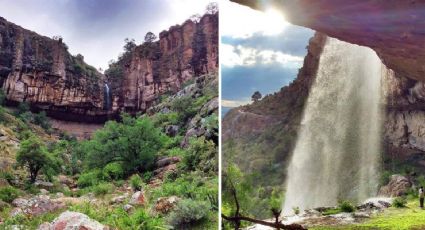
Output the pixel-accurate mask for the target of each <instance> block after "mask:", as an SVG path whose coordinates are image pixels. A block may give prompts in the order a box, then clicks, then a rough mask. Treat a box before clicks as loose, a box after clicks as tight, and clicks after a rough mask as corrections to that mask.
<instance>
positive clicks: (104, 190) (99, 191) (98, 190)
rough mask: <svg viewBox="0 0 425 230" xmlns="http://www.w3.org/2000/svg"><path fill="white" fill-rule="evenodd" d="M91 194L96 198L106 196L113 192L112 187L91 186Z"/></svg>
mask: <svg viewBox="0 0 425 230" xmlns="http://www.w3.org/2000/svg"><path fill="white" fill-rule="evenodd" d="M92 190H93V193H94V195H96V196H103V195H106V194H108V193H110V192H112V191H113V190H114V185H112V184H110V183H100V184H98V185H95V186H93V189H92Z"/></svg>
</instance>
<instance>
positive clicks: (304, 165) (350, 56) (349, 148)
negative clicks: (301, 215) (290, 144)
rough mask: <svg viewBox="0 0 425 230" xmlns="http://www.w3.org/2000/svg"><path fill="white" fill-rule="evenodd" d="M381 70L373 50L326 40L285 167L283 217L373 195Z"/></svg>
mask: <svg viewBox="0 0 425 230" xmlns="http://www.w3.org/2000/svg"><path fill="white" fill-rule="evenodd" d="M382 66H383V65H382V63H381V61H380V59H379V58H378V56H377V55H376V54H375V52H374V51H373V50H371V49H369V48H366V47H362V46H357V45H353V44H349V43H346V42H342V41H339V40H337V39H333V38H328V40H327V43H326V45H325V47H324V50H323V52H322V55H321V57H320V64H319V68H318V72H317V75H316V79H315V82H314V84H313V86H312V88H311V91H310V94H309V97H308V99H307V102H306V106H305V108H304V114H303V118H302V122H301V128H300V132H299V135H298V139H297V143H296V145H295V148H294V151H293V155H292V159H291V162H290V165H289V167H288V176H287V181H286V195H285V203H284V207H283V210H284V213H285V214H292V213H293V211H292V209H293V208H294V207H299V208H300V209H301V210H305V209H308V208H314V207H321V206H322V207H323V206H330V205H336V204H337V203H338V201H339V200H350V201H352V202H361V201H364V200H365V199H367V198H368V197H371V196H375V195H376V192H377V186H378V178H379V167H380V164H379V162H380V151H381V146H380V145H381V141H380V136H381V125H382V120H381V111H380V110H381V109H380V108H381V104H380V94H381V88H380V82H381V68H382Z"/></svg>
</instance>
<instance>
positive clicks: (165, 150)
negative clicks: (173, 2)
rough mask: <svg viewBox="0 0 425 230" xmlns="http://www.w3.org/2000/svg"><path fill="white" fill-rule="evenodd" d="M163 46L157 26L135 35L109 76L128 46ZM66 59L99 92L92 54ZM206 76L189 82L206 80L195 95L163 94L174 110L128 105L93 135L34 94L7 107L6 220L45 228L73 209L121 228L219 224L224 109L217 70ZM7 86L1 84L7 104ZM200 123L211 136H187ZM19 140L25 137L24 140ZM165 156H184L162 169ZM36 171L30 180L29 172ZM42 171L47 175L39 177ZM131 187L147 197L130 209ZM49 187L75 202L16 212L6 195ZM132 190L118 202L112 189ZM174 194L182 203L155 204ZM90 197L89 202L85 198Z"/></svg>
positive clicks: (118, 68)
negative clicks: (76, 132) (68, 128)
mask: <svg viewBox="0 0 425 230" xmlns="http://www.w3.org/2000/svg"><path fill="white" fill-rule="evenodd" d="M158 48H159V44H158V42H155V41H154V36H152V34H149V36H148V37H147V41H146V42H145V43H144V44H142V45H140V46H136V45H135V43H134V41H132V40H128V41H126V46H125V51H126V53H125V54H123V55H122V57H120V59H119V61H118V62H117V63H113V68H110V69H109V70H108V71H107V75H108V78H117V79H122V76H123V75H124V69H125V67H124V64H123V63H125V59H126V58H128V57H129V55H133V54H135V53H134V52H137V54H139V55H141V56H144V57H148V58H152V59H155V58H156V57H158V55H160V53H158V52H157V51H158ZM67 61H68V62H70V63H69V64H70V65H69V66H68V67H69V68H68V69H67V71H69V72H70V73H71V74H70V75H69V76H70V77H69V78H67V80H66V81H67V82H66V84H67V86H75V85H76V84H79V79H78V78H79V77H85V78H87V79H88V83H87V86H84V87H85V90H90V91H93V92H96V90H95V89H94V88H90V87H94V86H93V85H92V83H93V82H95V81H97V82H98V79H96V78H97V77H98V74H97V71H96V70H95V69H94V68H93V67H91V66H88V65H86V64H85V63H84V57H82V56H81V55H77V56H75V57H72V58H69V59H67ZM67 76H68V75H67ZM197 79H198V78H197ZM200 79H201V80H202V81H199V82H198V80H196V82H195V80H191V81H188V83H187V84H189V83H190V84H195V86H196V87H198V88H199V90H197V92H196V94H195V93H190V95H185V96H176V97H168V98H165V97H164V98H163V100H162V102H161V104H160V105H159V106H160V107H161V108H163V109H164V111H165V110H169V112H164V113H162V112H157V113H155V114H153V115H149V116H148V115H143V116H141V115H136V116H130V115H128V114H122V117H121V119H120V120H119V121H109V122H107V123H106V124H105V125H104V127H103V128H102V129H99V130H98V131H96V132H95V133H94V134H93V136H92V138H91V139H88V140H77V139H76V138H75V137H72V136H69V135H68V134H66V133H59V132H58V131H57V130H53V129H52V127H51V125H50V123H49V119H48V117H47V115H46V113H45V112H43V111H42V112H40V113H33V112H31V110H30V109H31V108H30V105H29V104H28V103H26V102H24V103H21V104H20V105H19V106H18V108H16V109H15V110H14V112H10V111H9V109H8V108H3V107H1V106H0V131H1V133H2V135H4V136H7V137H8V140H9V139H10V140H11V141H10V143H3V142H1V143H0V151H1V156H2V157H7V163H8V162H9V160H10V164H8V165H7V166H6V167H4V168H2V169H1V170H0V178H1V179H3V180H2V181H1V182H2V183H7V185H6V186H4V187H2V188H0V200H1V201H2V202H6V203H4V205H3V206H4V207H2V209H0V219H1V220H3V221H4V223H2V224H0V229H3V228H6V229H8V228H10V227H11V225H21V226H22V228H25V229H37V228H38V226H39V225H40V224H41V223H43V222H46V221H47V222H51V221H52V220H53V219H54V218H56V217H57V216H58V215H59V214H60V213H61V212H62V211H64V210H71V211H78V212H82V213H85V214H87V215H88V216H89V217H90V218H92V219H94V220H97V221H99V222H100V223H102V224H105V225H108V226H109V227H111V228H113V229H171V228H174V229H182V228H183V229H217V224H218V219H217V210H218V178H217V174H218V156H217V140H218V137H217V135H218V117H217V114H216V113H215V111H214V112H211V111H209V110H210V108H207V107H206V106H205V104H206V103H208V102H209V101H210V100H211V99H212V98H215V97H217V94H218V90H217V79H216V76H214V75H208V76H205V77H200ZM92 81H93V82H92ZM111 82H112V83H111V84H115V83H119V80H117V81H115V80H113V81H111ZM212 82H213V83H212ZM171 94H172V92H170V96H171ZM2 95H3V94H1V91H0V104H1V103H2V100H3V99H2ZM157 103H160V102H157ZM32 109H34V108H32ZM10 110H13V109H10ZM161 111H162V110H161ZM168 125H177V126H178V129H177V130H178V131H177V133H175V135H174V134H168V135H170V136H167V134H166V133H165V131H166V128H167V126H168ZM195 128H196V129H204V130H205V135H201V136H197V135H192V136H191V137H185V135H186V132H187V131H188V130H189V129H195ZM9 137H10V138H9ZM15 143H19V145H18V149H16V147H15V146H16V145H15ZM183 146H184V147H183ZM163 157H173V158H170V159H176V158H177V160H175V161H174V160H173V162H172V164H173V165H170V167H169V168H170V169H168V168H167V169H166V170H165V171H166V172H164V173H163V175H162V174H161V173H162V172H161V173H158V171H155V170H156V169H157V168H158V167H159V166H157V164H156V162H157V161H158V159H160V158H163ZM15 166H18V167H15ZM161 169H162V168H161ZM162 170H163V169H162ZM27 177H28V178H29V181H25V179H24V178H27ZM36 180H37V181H40V184H39V183H33V182H35V181H36ZM43 182H50V183H43ZM129 186H130V187H131V188H132V189H133V190H134V191H132V192H135V191H137V190H140V191H142V194H143V195H144V197H145V199H144V202H145V203H144V204H143V205H133V207H132V209H131V211H128V210H127V211H126V210H124V209H123V206H124V205H125V204H128V202H129V200H130V197H129V196H131V195H132V192H131V191H130V192H129V191H128V187H129ZM41 188H43V189H46V190H47V193H48V195H49V196H50V197H52V198H53V197H56V196H57V197H60V196H62V195H61V194H57V193H63V194H64V196H65V198H64V200H65V203H66V205H67V207H66V208H65V209H61V210H58V211H55V212H51V213H46V214H42V215H40V216H26V215H17V216H15V217H13V218H10V212H11V211H12V208H11V207H10V205H9V204H7V203H10V202H12V201H13V200H14V199H15V198H17V197H25V198H29V197H32V196H34V195H38V194H41V193H43V194H44V193H45V192H46V191H42V190H41ZM126 193H129V196H127V195H126V197H125V198H124V201H123V202H122V203H120V202H121V201H119V202H117V203H114V204H112V203H111V200H112V198H115V197H118V196H122V195H124V194H126ZM94 196H95V197H94ZM170 196H176V197H178V198H177V202H176V203H175V204H174V205H175V207H174V208H172V209H171V210H169V211H167V212H162V211H160V210H156V205H157V203H156V202H157V200H158V199H159V198H161V197H166V198H167V197H170ZM71 197H72V198H71ZM59 199H60V198H59ZM68 199H69V201H68ZM86 199H89V202H87V203H84V202H86ZM67 202H69V203H67ZM170 225H173V226H170Z"/></svg>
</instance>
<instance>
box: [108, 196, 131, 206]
mask: <svg viewBox="0 0 425 230" xmlns="http://www.w3.org/2000/svg"><path fill="white" fill-rule="evenodd" d="M127 197H128V195H127V194H124V195H121V196H116V197H113V198H112V199H111V201H110V202H109V203H111V204H120V203H123V202H124V200H125V199H126V198H127Z"/></svg>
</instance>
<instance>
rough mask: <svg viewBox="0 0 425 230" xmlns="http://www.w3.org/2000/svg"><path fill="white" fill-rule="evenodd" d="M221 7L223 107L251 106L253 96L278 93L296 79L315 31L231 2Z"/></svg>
mask: <svg viewBox="0 0 425 230" xmlns="http://www.w3.org/2000/svg"><path fill="white" fill-rule="evenodd" d="M221 3H222V4H221V5H220V22H221V23H220V33H221V42H222V44H221V45H220V62H221V71H222V72H221V76H222V91H221V92H222V106H223V107H234V106H238V105H241V104H246V103H249V102H250V98H251V95H252V94H253V92H255V91H257V90H258V91H260V92H261V93H262V94H263V95H266V94H269V93H273V92H276V91H278V90H279V89H280V88H281V87H283V86H284V85H287V84H288V83H290V82H291V81H292V80H294V78H295V77H296V75H297V73H298V69H299V68H300V67H301V66H302V62H303V59H304V56H305V55H306V53H307V50H306V46H307V45H308V40H309V39H310V38H311V37H312V36H313V33H314V31H312V30H310V29H306V28H303V27H298V26H294V25H291V24H289V23H287V22H286V21H285V19H284V16H283V15H280V13H279V12H277V11H275V10H273V9H269V10H266V12H265V13H263V12H258V11H255V10H252V9H250V8H248V7H245V6H241V5H238V4H235V3H232V2H229V1H223V2H221Z"/></svg>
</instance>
